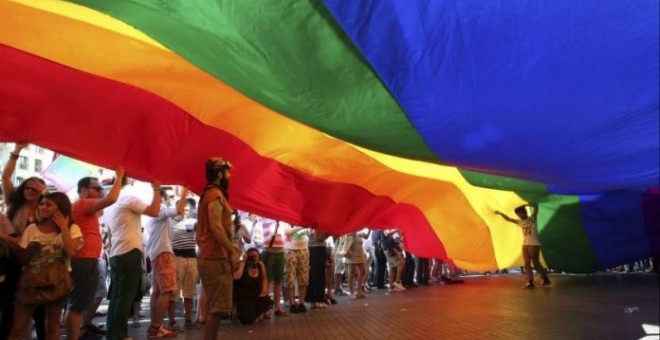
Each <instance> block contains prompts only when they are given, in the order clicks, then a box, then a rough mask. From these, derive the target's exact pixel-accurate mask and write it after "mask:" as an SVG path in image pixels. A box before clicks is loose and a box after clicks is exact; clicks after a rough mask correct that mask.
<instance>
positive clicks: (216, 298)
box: [197, 259, 234, 314]
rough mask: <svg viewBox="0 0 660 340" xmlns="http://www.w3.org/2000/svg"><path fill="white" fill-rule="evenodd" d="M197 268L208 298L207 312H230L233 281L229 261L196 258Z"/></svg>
mask: <svg viewBox="0 0 660 340" xmlns="http://www.w3.org/2000/svg"><path fill="white" fill-rule="evenodd" d="M197 268H198V269H199V277H200V278H201V279H202V288H203V289H204V293H206V297H207V300H208V307H207V308H208V313H211V314H218V313H230V312H231V311H232V296H233V295H232V293H233V283H234V282H233V278H232V275H231V266H230V265H229V261H228V260H226V259H211V260H207V259H197Z"/></svg>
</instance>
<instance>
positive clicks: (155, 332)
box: [147, 326, 176, 339]
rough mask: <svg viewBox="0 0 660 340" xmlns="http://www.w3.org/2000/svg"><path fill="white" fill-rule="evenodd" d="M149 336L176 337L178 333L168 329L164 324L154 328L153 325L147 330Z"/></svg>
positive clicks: (153, 337) (157, 337)
mask: <svg viewBox="0 0 660 340" xmlns="http://www.w3.org/2000/svg"><path fill="white" fill-rule="evenodd" d="M147 338H148V339H165V338H176V333H175V332H172V331H168V330H167V329H166V328H165V327H163V326H160V327H159V328H154V327H153V326H151V327H149V330H148V331H147Z"/></svg>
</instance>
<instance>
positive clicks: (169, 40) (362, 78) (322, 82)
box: [73, 0, 438, 162]
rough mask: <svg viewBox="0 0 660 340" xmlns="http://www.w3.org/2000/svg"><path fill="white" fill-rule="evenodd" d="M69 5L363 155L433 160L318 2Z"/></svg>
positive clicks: (92, 0) (118, 0)
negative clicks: (138, 34) (130, 29)
mask: <svg viewBox="0 0 660 340" xmlns="http://www.w3.org/2000/svg"><path fill="white" fill-rule="evenodd" d="M73 2H75V3H78V4H81V5H83V6H87V7H90V8H93V9H95V10H98V11H101V12H104V13H106V14H108V15H110V16H112V17H114V18H116V19H119V20H121V21H124V22H126V23H128V24H129V25H132V26H134V27H136V28H138V29H139V30H141V31H143V32H144V33H146V34H148V35H149V36H151V37H152V38H154V39H155V40H157V41H159V42H160V43H162V44H163V45H165V46H167V47H168V48H169V49H171V50H173V51H174V52H176V53H177V54H179V55H181V56H183V57H184V58H186V59H187V60H189V61H190V62H191V63H193V64H195V65H196V66H198V67H200V68H201V69H203V70H205V71H207V72H208V73H210V74H211V75H213V76H215V77H217V78H218V79H220V80H222V81H223V82H225V83H228V84H230V85H231V86H232V87H234V88H236V89H237V90H239V91H241V92H242V93H244V94H246V95H247V96H249V97H251V98H253V99H255V100H257V101H258V102H260V103H262V104H264V105H266V106H268V107H270V108H271V109H273V110H275V111H277V112H279V113H281V114H284V115H286V116H288V117H290V118H292V119H295V120H297V121H300V122H303V123H305V124H307V125H310V126H312V127H315V128H317V129H319V130H321V131H323V132H325V133H327V134H329V135H332V136H334V137H337V138H339V139H343V140H346V141H348V142H351V143H354V144H357V145H361V146H364V147H366V148H369V149H373V150H377V151H381V152H384V153H388V154H393V155H398V156H404V157H408V158H414V159H420V160H427V161H434V162H438V158H437V156H436V155H434V154H433V152H432V151H431V150H430V149H429V148H428V147H427V146H426V144H425V143H424V141H423V140H422V138H421V136H420V135H419V134H418V133H417V131H416V130H415V129H414V128H413V126H412V125H411V123H410V121H409V120H408V118H407V117H406V115H405V114H404V113H403V111H402V110H401V108H400V107H399V106H398V104H397V103H396V101H395V100H394V99H393V98H392V96H391V95H390V93H389V92H388V91H387V89H386V88H385V86H383V84H382V83H381V81H380V79H379V78H378V77H377V76H376V75H375V73H374V72H373V71H372V70H371V68H370V66H369V65H368V64H367V62H366V61H365V59H364V58H363V57H362V55H361V54H360V52H359V51H358V50H357V49H356V48H355V47H354V45H353V44H352V42H351V41H350V39H349V38H348V37H347V36H346V35H345V34H344V33H343V31H342V30H341V29H340V27H339V26H338V25H337V24H336V23H335V21H334V19H333V18H332V16H331V15H330V14H329V12H328V11H327V10H326V9H325V7H324V6H323V5H322V4H321V3H320V2H319V1H315V0H311V1H299V0H270V1H267V0H261V1H259V2H258V5H257V4H256V2H254V1H207V0H186V1H174V0H172V1H158V0H151V1H149V0H133V1H127V0H115V1H101V0H74V1H73ZM173 81H176V79H173ZM218 100H222V98H218ZM282 133H283V134H285V133H286V132H285V131H283V132H282Z"/></svg>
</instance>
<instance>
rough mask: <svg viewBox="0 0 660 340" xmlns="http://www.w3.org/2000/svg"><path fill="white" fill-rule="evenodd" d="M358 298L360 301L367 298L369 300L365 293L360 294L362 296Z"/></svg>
mask: <svg viewBox="0 0 660 340" xmlns="http://www.w3.org/2000/svg"><path fill="white" fill-rule="evenodd" d="M357 298H358V299H366V298H367V295H366V294H364V293H360V294H358V295H357Z"/></svg>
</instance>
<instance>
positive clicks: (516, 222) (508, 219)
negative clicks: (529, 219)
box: [495, 210, 518, 224]
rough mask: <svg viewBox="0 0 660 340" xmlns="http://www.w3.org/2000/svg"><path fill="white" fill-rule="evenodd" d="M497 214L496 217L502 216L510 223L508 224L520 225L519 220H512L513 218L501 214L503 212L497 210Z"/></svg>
mask: <svg viewBox="0 0 660 340" xmlns="http://www.w3.org/2000/svg"><path fill="white" fill-rule="evenodd" d="M495 214H496V215H500V216H502V218H503V219H505V220H506V221H508V222H511V223H514V224H518V220H516V219H514V218H511V217H509V216H507V215H506V214H504V213H503V212H501V211H497V210H496V211H495Z"/></svg>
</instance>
